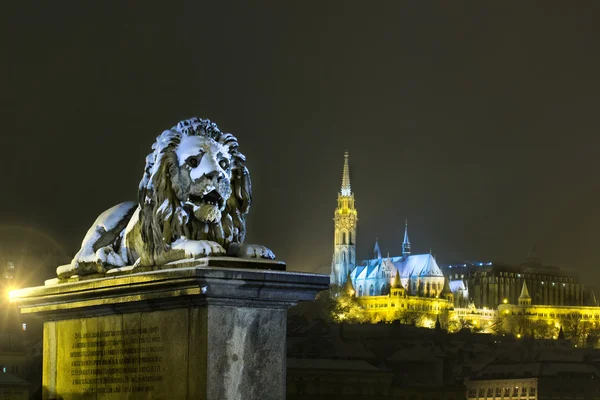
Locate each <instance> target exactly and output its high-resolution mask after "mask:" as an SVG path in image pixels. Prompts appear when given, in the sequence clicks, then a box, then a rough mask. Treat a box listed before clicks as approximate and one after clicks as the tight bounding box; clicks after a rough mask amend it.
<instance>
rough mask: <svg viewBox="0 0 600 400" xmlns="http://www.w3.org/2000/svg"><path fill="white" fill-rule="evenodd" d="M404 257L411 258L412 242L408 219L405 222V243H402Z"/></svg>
mask: <svg viewBox="0 0 600 400" xmlns="http://www.w3.org/2000/svg"><path fill="white" fill-rule="evenodd" d="M402 255H403V256H404V258H406V257H408V256H410V240H408V219H406V221H405V222H404V241H403V242H402Z"/></svg>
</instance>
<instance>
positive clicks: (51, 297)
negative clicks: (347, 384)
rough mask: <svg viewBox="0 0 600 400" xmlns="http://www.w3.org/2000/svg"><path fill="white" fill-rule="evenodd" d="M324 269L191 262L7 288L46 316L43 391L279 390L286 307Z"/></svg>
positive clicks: (308, 290)
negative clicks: (298, 270) (311, 270)
mask: <svg viewBox="0 0 600 400" xmlns="http://www.w3.org/2000/svg"><path fill="white" fill-rule="evenodd" d="M328 283H329V278H328V277H327V276H325V275H316V274H303V273H292V272H284V271H274V270H261V269H235V268H217V267H207V266H201V267H198V266H194V267H184V268H174V269H163V270H159V271H147V272H143V273H136V274H130V275H123V276H112V277H104V278H99V279H90V280H82V281H79V282H72V283H63V284H57V285H51V286H43V287H34V288H27V289H22V290H18V291H15V292H12V293H11V298H12V301H13V302H16V303H17V304H19V306H20V308H21V312H22V313H29V314H31V313H33V314H36V315H38V316H40V317H41V318H43V319H44V377H43V386H44V399H65V400H67V399H206V400H233V399H239V400H242V399H244V400H251V399H261V400H270V399H272V400H281V399H285V369H286V365H285V360H286V344H285V343H286V316H287V308H288V307H290V306H292V305H294V304H295V303H297V302H298V301H302V300H313V299H314V296H315V295H316V293H317V292H319V291H321V290H325V289H327V287H328Z"/></svg>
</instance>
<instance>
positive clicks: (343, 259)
mask: <svg viewBox="0 0 600 400" xmlns="http://www.w3.org/2000/svg"><path fill="white" fill-rule="evenodd" d="M342 264H344V265H346V252H345V251H344V252H342Z"/></svg>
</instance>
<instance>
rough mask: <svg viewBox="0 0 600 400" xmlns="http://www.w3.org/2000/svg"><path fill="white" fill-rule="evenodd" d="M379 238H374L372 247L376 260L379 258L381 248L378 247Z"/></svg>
mask: <svg viewBox="0 0 600 400" xmlns="http://www.w3.org/2000/svg"><path fill="white" fill-rule="evenodd" d="M378 240H379V238H375V247H374V248H373V258H374V259H376V260H380V259H381V250H380V249H379V241H378Z"/></svg>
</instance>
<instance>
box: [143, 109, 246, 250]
mask: <svg viewBox="0 0 600 400" xmlns="http://www.w3.org/2000/svg"><path fill="white" fill-rule="evenodd" d="M152 150H153V151H152V153H150V154H149V155H148V157H146V168H145V171H144V177H143V178H142V181H141V182H140V188H139V202H140V208H141V210H140V223H141V234H142V240H143V242H144V243H145V246H146V247H147V249H146V250H147V254H149V255H150V254H152V255H153V256H154V257H155V256H156V255H159V254H160V253H162V252H164V251H165V250H167V249H168V247H169V245H170V244H171V243H172V242H174V241H175V240H177V239H179V238H180V237H182V236H185V237H186V238H188V239H191V240H212V241H215V242H217V243H219V244H220V245H221V246H223V247H224V248H225V249H227V247H228V246H229V244H230V243H234V242H238V243H241V242H243V240H244V235H245V230H246V228H245V219H246V214H247V213H248V211H249V209H250V204H251V202H252V193H251V184H250V176H249V174H248V170H247V168H246V166H245V161H246V159H245V157H244V156H243V155H242V153H240V152H239V151H238V142H237V139H236V138H235V137H234V136H233V135H231V134H229V133H222V132H221V131H219V128H218V127H217V125H216V124H214V123H212V122H211V121H209V120H207V119H199V118H192V119H188V120H184V121H181V122H179V123H178V124H177V125H176V126H174V127H173V128H171V129H170V130H166V131H164V132H163V133H162V134H161V135H160V136H158V138H157V139H156V143H154V145H152Z"/></svg>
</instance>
